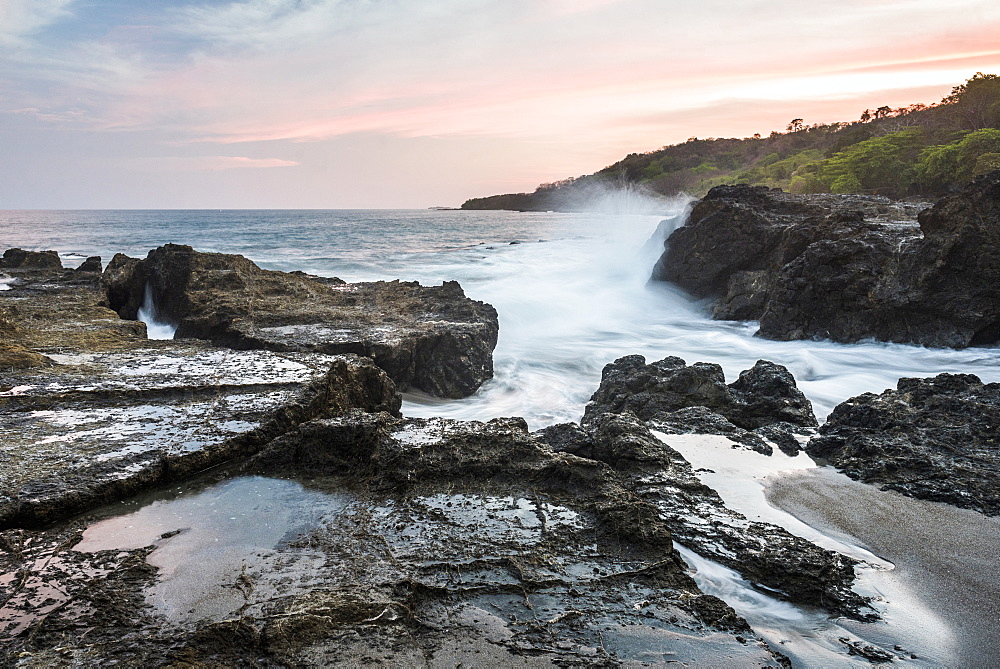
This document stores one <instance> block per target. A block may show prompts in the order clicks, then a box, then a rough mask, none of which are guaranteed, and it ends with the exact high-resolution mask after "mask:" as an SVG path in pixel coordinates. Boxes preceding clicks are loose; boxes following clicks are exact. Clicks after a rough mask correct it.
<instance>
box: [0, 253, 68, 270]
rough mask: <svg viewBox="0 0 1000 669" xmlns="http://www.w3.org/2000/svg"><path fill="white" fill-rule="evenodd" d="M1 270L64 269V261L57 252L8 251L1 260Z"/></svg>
mask: <svg viewBox="0 0 1000 669" xmlns="http://www.w3.org/2000/svg"><path fill="white" fill-rule="evenodd" d="M0 269H28V270H30V269H62V261H61V260H59V254H58V253H56V252H55V251H25V250H24V249H7V250H6V251H4V252H3V258H0Z"/></svg>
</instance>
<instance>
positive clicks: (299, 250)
mask: <svg viewBox="0 0 1000 669" xmlns="http://www.w3.org/2000/svg"><path fill="white" fill-rule="evenodd" d="M686 204H687V201H686V200H683V199H678V200H675V201H673V202H667V203H664V202H663V201H651V200H648V199H646V198H644V197H643V195H642V194H641V193H636V192H630V193H617V194H612V195H609V196H608V198H607V199H606V200H605V201H604V206H603V208H602V211H603V212H604V213H592V214H560V213H518V212H504V211H429V210H427V211H423V210H385V211H378V210H337V211H319V210H308V211H252V210H248V211H84V212H0V231H3V232H0V246H2V247H3V248H8V247H11V246H21V247H24V248H31V249H56V250H58V251H59V252H60V253H61V255H62V256H63V258H64V263H65V264H66V265H67V266H75V265H76V264H79V262H82V259H83V258H85V257H86V256H89V255H101V256H103V257H104V259H105V262H108V261H109V260H110V258H111V257H112V256H113V255H114V253H115V252H119V251H121V252H125V253H127V254H128V255H132V256H136V257H144V256H145V254H146V252H148V251H149V250H150V249H152V248H154V247H156V246H159V245H161V244H164V243H167V242H173V243H181V244H189V245H191V246H193V247H195V248H196V249H198V250H203V251H219V252H224V253H240V254H243V255H246V256H247V257H249V258H250V259H252V260H254V261H256V262H257V263H258V264H260V265H261V266H263V267H266V268H268V269H279V270H285V271H291V270H303V271H305V272H310V273H313V274H319V275H323V276H339V277H340V278H342V279H344V280H347V281H371V280H378V279H397V278H398V279H403V280H418V281H420V282H422V283H424V284H440V283H441V282H442V281H446V280H453V279H454V280H458V281H459V282H460V283H461V284H462V287H463V288H464V289H465V292H466V294H467V295H469V296H470V297H472V298H475V299H477V300H483V301H486V302H489V303H490V304H492V305H493V306H495V307H496V309H497V311H498V313H499V317H500V340H499V343H498V345H497V349H496V354H495V368H496V378H495V379H494V380H492V381H490V382H488V383H487V384H485V385H484V386H483V388H482V389H481V390H480V391H479V392H478V393H477V394H476V395H475V396H473V397H471V398H467V399H465V400H457V401H455V400H448V401H443V400H437V399H433V398H429V397H425V396H418V395H407V396H406V402H405V403H404V409H403V411H404V413H405V414H407V415H411V416H432V415H439V416H447V417H452V418H461V419H476V420H488V419H490V418H494V417H497V416H523V417H525V418H526V419H527V420H528V423H529V425H530V426H531V427H532V428H533V429H534V428H538V427H543V426H545V425H547V424H551V423H554V422H561V421H569V420H578V419H579V417H580V415H581V414H582V413H583V407H584V405H585V404H586V402H587V400H588V399H589V397H590V395H591V394H593V392H594V390H596V388H597V386H598V384H599V382H600V375H601V369H602V368H603V367H604V365H606V364H607V363H609V362H611V361H613V360H615V359H616V358H618V357H620V356H623V355H629V354H633V353H638V354H641V355H644V356H645V357H646V358H647V360H659V359H661V358H663V357H666V356H668V355H676V356H679V357H681V358H684V359H685V360H686V361H687V362H688V363H693V362H697V361H705V362H717V363H719V364H721V365H722V367H723V368H724V370H725V372H726V377H727V379H728V380H729V381H732V380H734V379H735V378H736V377H737V375H738V374H739V372H740V371H742V370H744V369H748V368H749V367H751V366H753V364H754V363H755V362H756V361H757V360H758V359H766V360H772V361H774V362H777V363H780V364H783V365H785V366H787V367H788V368H789V369H790V370H791V372H792V373H793V374H794V375H795V378H796V380H797V382H798V384H799V386H800V387H801V388H802V389H803V391H804V392H805V393H806V395H807V396H808V397H809V398H810V399H811V400H812V401H813V404H814V407H815V410H816V413H817V415H818V416H819V417H820V418H821V419H822V418H823V417H824V416H826V414H828V413H829V412H830V411H831V410H832V409H833V407H834V406H836V405H837V404H839V403H840V402H842V401H844V400H845V399H847V398H849V397H852V396H854V395H858V394H860V393H862V392H881V391H882V390H884V389H886V388H890V387H894V386H895V385H896V381H897V379H899V378H900V377H903V376H931V375H934V374H938V373H940V372H967V373H973V374H977V375H979V376H980V377H982V378H983V379H984V380H986V381H1000V356H998V355H997V353H998V349H996V348H993V349H967V350H964V351H954V350H947V349H926V348H921V347H916V346H903V345H899V344H883V343H874V342H872V343H864V344H852V345H845V344H834V343H830V342H814V341H805V342H773V341H767V340H763V339H759V338H756V337H754V336H753V333H754V331H755V330H756V324H755V323H732V322H722V321H713V320H711V319H710V318H709V317H708V316H707V308H706V306H707V305H706V304H705V303H704V302H701V301H698V300H693V299H692V298H691V297H690V296H688V295H686V294H684V293H683V292H682V291H680V290H679V289H677V288H675V287H673V286H670V285H668V284H663V283H650V282H649V280H648V279H649V275H650V272H651V269H652V267H653V264H654V263H655V261H656V258H657V257H658V256H659V254H660V253H661V251H662V242H663V238H664V237H665V236H666V235H667V234H669V232H670V231H671V230H672V229H673V227H676V225H679V224H680V222H681V220H682V219H681V218H680V215H681V214H682V213H683V211H684V208H685V206H686ZM629 211H639V212H644V213H622V212H629ZM649 211H661V212H663V213H662V214H658V215H652V214H649V213H645V212H649ZM671 218H672V219H673V220H672V221H671V222H669V223H667V224H664V225H662V226H661V225H660V222H661V221H663V220H665V219H671ZM654 236H655V238H654ZM511 242H516V243H513V244H512V243H511Z"/></svg>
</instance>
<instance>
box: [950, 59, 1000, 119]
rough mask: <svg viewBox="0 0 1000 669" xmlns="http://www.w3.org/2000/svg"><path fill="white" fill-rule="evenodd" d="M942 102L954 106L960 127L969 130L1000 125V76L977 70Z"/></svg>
mask: <svg viewBox="0 0 1000 669" xmlns="http://www.w3.org/2000/svg"><path fill="white" fill-rule="evenodd" d="M941 103H942V104H945V105H951V106H952V109H953V112H954V114H955V116H956V117H957V118H958V119H959V121H960V123H961V126H960V127H963V128H965V129H967V130H981V129H983V128H996V127H1000V77H997V75H995V74H983V73H982V72H976V74H975V75H973V76H972V77H971V78H970V79H968V80H967V81H966V82H965V83H964V84H960V85H958V86H955V87H954V88H953V89H951V95H948V96H947V97H945V98H944V99H943V100H941Z"/></svg>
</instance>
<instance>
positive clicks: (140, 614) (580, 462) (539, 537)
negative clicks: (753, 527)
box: [0, 412, 783, 666]
mask: <svg viewBox="0 0 1000 669" xmlns="http://www.w3.org/2000/svg"><path fill="white" fill-rule="evenodd" d="M303 472H307V475H306V476H307V478H300V479H299V480H301V481H302V482H303V485H304V486H305V488H304V492H303V494H308V495H310V496H316V495H317V494H321V495H329V496H331V499H335V500H336V501H335V503H331V505H330V508H329V509H328V510H327V511H326V512H324V513H323V514H322V515H321V516H320V517H319V518H317V519H316V521H315V522H314V523H312V525H311V526H309V527H306V528H304V529H301V530H297V531H296V532H294V533H291V534H289V535H288V536H286V537H284V538H283V539H282V540H280V541H279V542H278V543H277V544H276V545H274V546H273V547H268V548H266V549H255V550H254V551H252V552H248V553H245V554H244V562H243V567H242V569H234V570H233V571H231V572H230V573H229V580H228V581H220V582H217V583H212V584H210V585H209V587H208V588H207V592H206V595H205V596H204V597H202V598H201V599H200V600H199V601H200V602H201V603H199V604H196V605H194V608H192V609H191V611H188V610H186V607H185V610H183V611H178V610H177V609H176V607H174V609H173V611H174V613H171V610H172V609H171V607H170V602H163V601H162V600H161V601H157V600H156V599H155V598H151V597H150V595H149V593H150V591H151V589H155V588H156V587H157V586H156V584H155V579H154V578H152V576H151V574H149V572H148V571H147V572H142V571H138V572H137V571H136V569H137V568H138V566H137V563H138V562H139V561H140V560H141V558H142V557H143V556H145V555H148V554H149V551H151V550H152V549H153V548H155V549H156V550H157V551H167V550H169V548H170V546H171V543H172V542H178V541H182V540H183V537H184V536H185V534H184V532H185V531H186V530H184V523H185V522H188V521H186V520H185V519H184V518H182V517H181V516H171V515H170V514H166V517H168V518H174V520H173V521H172V522H174V523H175V524H176V525H177V527H176V528H174V527H172V526H171V527H169V528H167V527H166V526H164V527H163V528H158V529H157V531H159V530H160V529H168V530H169V531H165V532H163V533H162V534H161V535H159V536H158V537H156V538H155V540H154V542H153V544H154V546H153V547H148V548H142V549H138V548H136V549H127V550H116V551H112V550H97V551H96V552H86V553H80V552H77V551H73V550H72V549H70V548H69V546H72V545H75V543H76V541H77V540H78V539H79V538H80V534H79V528H78V527H77V528H67V529H65V530H62V531H61V532H62V533H61V534H60V533H59V532H56V531H52V532H50V533H48V534H46V533H29V532H25V531H21V530H11V531H8V532H6V533H4V534H3V535H0V536H3V537H4V539H5V540H7V541H10V542H11V543H13V544H18V545H21V544H25V543H27V544H28V545H31V546H35V547H36V549H35V552H34V553H33V554H32V557H34V558H35V560H34V562H30V563H29V562H27V561H26V560H25V559H24V558H22V559H20V560H18V559H17V558H16V557H15V556H14V554H13V553H12V554H11V555H10V556H6V557H3V558H0V560H3V561H5V562H4V563H3V567H4V568H5V569H4V570H2V571H8V570H9V569H10V567H11V566H12V565H16V566H20V572H18V573H22V574H25V576H23V577H21V579H20V581H17V583H20V582H21V581H24V582H25V583H26V584H28V585H24V586H18V585H17V583H14V584H13V586H12V585H11V583H8V582H5V581H0V590H3V589H4V588H7V590H4V591H3V592H2V593H0V596H4V595H6V594H7V593H9V592H10V591H11V590H16V592H15V593H14V598H13V599H12V600H11V601H14V600H16V601H17V602H18V603H20V604H25V603H27V602H29V601H30V600H31V598H32V597H40V596H42V593H41V592H40V591H38V590H37V589H36V588H34V587H33V585H34V584H36V583H37V582H38V581H39V579H40V577H39V573H40V572H39V571H38V570H47V571H46V572H45V573H46V575H47V579H48V582H49V583H51V584H56V585H57V586H58V587H60V589H61V590H62V591H63V592H64V594H63V595H60V596H59V597H56V598H55V602H54V603H55V608H54V609H53V610H51V611H39V612H36V613H32V614H29V613H27V612H26V609H25V607H22V606H11V605H10V604H9V603H8V605H6V606H5V608H4V609H3V610H2V611H0V626H2V625H3V623H4V622H5V621H6V620H12V621H13V620H14V619H15V618H18V616H20V618H18V621H17V622H16V623H13V622H12V623H11V624H8V625H7V626H6V629H4V630H0V636H4V633H5V632H7V633H9V632H10V631H11V630H12V629H14V625H16V626H17V627H16V629H18V630H19V632H18V633H17V634H13V635H10V636H8V637H7V638H6V639H5V642H6V643H5V644H4V645H3V646H2V650H0V657H4V658H5V660H6V661H10V660H12V659H14V658H24V657H30V658H31V659H32V661H34V662H36V663H37V662H43V663H44V662H45V661H50V660H51V659H52V658H62V659H64V660H65V661H69V662H72V663H77V664H81V663H87V662H90V661H98V660H103V659H106V658H108V657H116V658H126V659H128V661H130V662H133V661H134V662H145V663H152V664H160V663H193V664H204V663H210V664H211V663H221V664H230V663H249V664H258V663H259V664H267V665H270V666H274V665H278V666H290V665H291V666H299V665H306V664H308V665H317V664H335V663H340V664H354V665H375V664H381V663H390V664H411V663H417V664H421V665H424V664H426V665H431V666H438V665H441V666H443V665H448V666H453V665H455V664H456V663H459V662H461V663H465V664H470V665H476V664H479V665H483V664H486V665H495V664H504V665H511V664H514V665H523V666H536V665H537V666H564V665H573V666H581V665H582V666H607V665H619V664H628V665H633V666H634V665H642V664H645V663H648V664H662V663H666V662H673V661H682V662H688V663H693V664H697V665H706V664H712V663H715V662H717V661H718V660H719V658H727V661H735V662H738V663H739V664H745V665H754V666H780V664H781V660H782V659H783V658H781V656H780V655H776V654H774V653H773V652H772V651H771V650H769V649H768V648H767V646H766V645H765V644H764V643H763V642H762V641H761V640H760V638H759V637H757V636H756V635H755V634H754V633H753V632H752V630H750V629H749V628H748V626H747V625H746V623H745V621H743V620H742V618H740V617H739V616H738V615H736V614H735V612H734V611H733V610H732V609H731V608H730V607H729V606H728V605H726V604H725V603H723V602H722V601H721V600H719V599H717V598H715V597H712V596H709V595H705V594H703V593H701V592H700V591H699V590H698V588H697V586H696V585H695V584H694V582H693V581H692V580H691V578H690V576H689V575H688V574H687V570H686V567H685V565H684V563H683V562H682V561H681V559H680V557H679V556H678V554H677V553H676V551H675V550H674V548H673V543H672V539H673V535H672V533H671V531H670V528H669V526H668V524H667V523H666V522H665V520H664V519H663V516H662V514H661V512H660V511H659V509H658V508H657V506H656V505H655V504H653V503H651V502H649V501H647V500H644V499H642V498H641V497H640V496H638V495H636V494H635V493H634V492H632V491H630V490H629V489H628V488H627V486H626V483H627V480H626V479H625V478H623V477H622V476H621V475H620V474H619V473H618V472H616V471H615V470H614V469H612V468H611V467H610V466H608V465H607V464H605V463H603V462H600V461H597V460H593V459H586V458H580V457H576V456H573V455H569V454H558V453H554V452H553V451H552V450H551V449H550V448H549V447H548V445H547V444H545V443H543V442H541V441H539V440H538V439H536V438H534V437H533V436H532V435H530V434H528V432H527V431H526V429H525V426H524V423H523V421H521V420H520V419H497V420H494V421H490V422H489V423H485V424H484V423H476V422H459V421H451V420H444V419H429V420H420V419H398V418H394V417H393V416H391V415H390V414H387V413H380V414H372V413H362V412H355V413H353V414H349V415H342V416H339V417H333V418H328V419H317V420H314V421H311V422H308V423H304V424H302V425H301V426H300V427H299V428H298V429H297V430H296V431H294V432H290V433H288V434H286V435H285V436H283V437H281V438H279V439H277V440H275V441H274V442H273V443H272V444H271V445H270V446H268V447H267V448H265V449H263V450H262V451H261V452H260V453H259V454H258V455H257V456H255V457H254V458H252V459H250V460H249V461H248V462H247V463H246V464H245V465H244V466H243V468H242V469H241V471H239V472H235V471H234V472H229V475H232V474H238V475H242V476H246V475H248V474H254V473H266V474H267V475H268V476H274V475H289V474H293V473H296V474H298V475H299V476H300V477H301V475H302V474H303ZM221 475H222V474H221V473H220V476H221ZM167 522H170V521H167ZM95 527H96V526H95ZM175 530H181V532H180V533H178V532H177V531H175ZM84 537H86V535H84ZM18 542H20V543H18ZM82 547H83V545H82V544H81V548H82ZM87 550H90V549H87ZM21 554H22V555H24V556H25V557H27V554H26V553H25V552H24V551H21ZM156 556H157V553H156V552H155V551H154V552H153V553H152V555H149V559H150V560H154V561H155V560H156ZM39 558H43V559H41V560H39ZM46 561H47V562H46ZM26 564H33V565H38V570H35V569H33V568H25V565H26ZM44 564H48V565H52V564H58V565H60V566H59V568H58V569H50V568H48V567H43V566H42V565H44ZM98 568H99V570H100V571H97V572H96V573H95V574H94V576H93V578H92V579H91V581H92V582H93V583H94V584H95V585H94V586H92V588H93V589H98V588H101V587H107V588H118V590H117V591H116V594H115V602H116V606H117V607H118V608H117V609H112V610H111V611H110V612H109V615H107V616H106V617H105V618H103V619H102V622H104V623H105V624H104V625H102V626H101V627H100V628H99V629H95V628H94V625H92V624H91V623H89V622H87V621H86V620H85V619H84V618H81V617H79V616H75V615H73V614H74V612H75V611H77V610H78V609H77V608H74V607H79V606H83V605H85V604H86V602H87V599H86V598H87V596H89V592H90V590H84V589H83V588H82V587H81V586H80V585H79V581H78V574H80V573H81V571H84V570H95V569H98ZM168 578H169V577H168ZM109 581H110V583H109ZM0 601H2V600H0ZM220 602H221V604H220ZM165 607H166V608H165ZM116 610H124V611H133V612H134V613H135V615H133V616H130V617H129V616H125V615H119V616H117V617H112V615H111V613H114V611H116Z"/></svg>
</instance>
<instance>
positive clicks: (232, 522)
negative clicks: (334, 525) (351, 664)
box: [74, 476, 353, 619]
mask: <svg viewBox="0 0 1000 669" xmlns="http://www.w3.org/2000/svg"><path fill="white" fill-rule="evenodd" d="M352 500H353V498H352V497H350V496H348V495H347V494H335V495H331V494H326V493H321V492H317V491H314V490H308V489H306V488H304V487H303V486H302V485H301V484H299V483H296V482H294V481H286V480H281V479H272V478H264V477H259V476H244V477H239V478H235V479H230V480H227V481H223V482H221V483H217V484H215V485H211V486H209V487H207V488H200V489H199V488H198V487H194V488H192V489H189V490H183V491H181V493H180V494H179V495H176V496H171V498H167V499H159V500H156V501H153V502H152V503H148V504H146V505H145V506H142V507H141V508H139V509H138V510H136V511H133V512H132V513H128V514H125V515H120V516H115V517H113V518H108V519H106V520H103V521H100V522H98V523H95V524H94V525H91V526H90V527H89V528H87V530H86V531H85V532H84V534H83V540H82V541H81V542H80V543H79V544H77V545H76V546H75V547H74V548H75V550H78V551H82V552H94V551H100V550H115V549H130V548H139V547H142V546H148V545H151V544H155V545H156V546H157V548H156V550H155V551H153V553H152V554H150V556H149V558H148V561H149V563H150V564H152V565H154V566H156V567H159V571H160V580H159V582H158V583H157V584H156V586H154V587H153V588H152V590H151V591H150V592H149V593H148V598H149V601H150V603H152V604H153V605H155V606H156V607H157V608H159V609H160V610H161V611H162V612H163V613H165V614H166V615H167V616H168V617H170V618H175V619H178V618H179V619H185V618H191V619H206V618H212V619H219V618H221V617H224V616H226V615H228V614H230V613H232V612H233V611H236V610H237V609H238V608H239V606H240V605H241V604H242V603H243V601H244V600H243V597H242V593H241V592H240V590H239V588H238V587H236V585H237V583H236V579H237V578H238V577H239V575H240V573H241V572H242V570H243V565H246V566H247V567H254V568H260V567H261V566H262V565H263V564H264V563H265V562H266V561H267V560H268V559H269V558H270V557H271V555H272V553H271V551H272V550H273V549H275V548H278V547H280V546H281V545H282V544H283V543H284V542H285V541H287V540H290V539H293V538H295V537H297V536H298V535H299V534H300V533H301V532H303V531H305V530H307V529H309V528H311V527H314V526H316V525H317V524H319V523H320V522H321V520H322V519H323V518H329V517H332V516H334V515H336V514H338V513H339V512H341V511H343V510H344V508H346V507H347V506H348V505H349V504H350V503H351V501H352ZM141 503H142V500H139V501H137V502H136V504H141ZM298 558H299V559H300V560H302V561H304V562H309V561H310V559H314V560H315V561H316V564H315V565H312V566H314V567H319V566H322V558H321V557H319V556H310V555H309V554H308V553H307V552H302V553H300V554H299V555H298ZM307 566H308V565H306V564H303V565H302V567H303V568H305V567H307Z"/></svg>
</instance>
